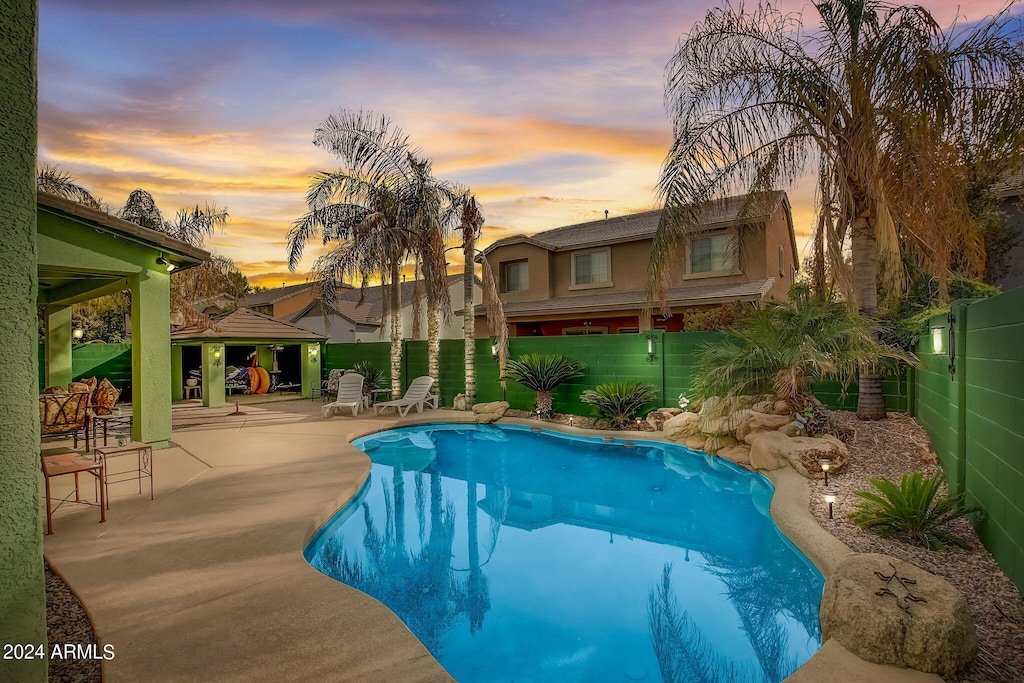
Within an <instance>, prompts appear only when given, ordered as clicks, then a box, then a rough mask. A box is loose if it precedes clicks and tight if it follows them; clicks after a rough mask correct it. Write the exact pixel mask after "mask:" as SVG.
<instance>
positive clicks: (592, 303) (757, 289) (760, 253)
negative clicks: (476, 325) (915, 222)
mask: <svg viewBox="0 0 1024 683" xmlns="http://www.w3.org/2000/svg"><path fill="white" fill-rule="evenodd" d="M746 200H747V197H746V196H739V197H730V198H728V199H724V200H718V201H714V202H708V203H706V204H704V205H701V207H700V213H701V216H702V218H701V226H702V229H701V231H700V232H699V234H698V235H697V236H695V237H693V238H691V239H690V240H689V241H688V242H687V244H685V245H684V247H683V249H682V250H681V252H682V253H681V254H680V256H679V259H678V262H677V263H675V264H673V267H672V268H671V269H670V273H671V275H670V281H669V289H668V305H669V308H670V311H671V315H669V316H662V315H653V316H651V315H647V316H645V315H644V314H643V308H644V305H645V303H646V300H647V295H646V284H647V264H648V258H649V256H650V252H651V244H652V240H653V237H654V234H655V232H656V230H657V227H658V221H659V220H660V218H661V211H660V210H655V211H645V212H643V213H637V214H630V215H627V216H619V217H616V218H605V219H603V220H597V221H591V222H589V223H580V224H577V225H569V226H565V227H561V228H555V229H554V230H548V231H545V232H541V233H537V234H535V235H531V236H526V235H517V236H513V237H506V238H504V239H501V240H498V241H497V242H495V243H493V244H491V245H490V246H489V247H487V248H486V249H485V250H484V255H485V257H486V258H487V260H488V262H489V265H490V267H491V270H492V272H493V273H494V274H495V277H496V278H497V279H498V283H499V288H500V291H501V300H502V302H503V304H504V307H505V314H506V316H507V317H508V320H509V331H510V334H512V335H513V336H549V335H562V334H622V333H636V332H641V331H644V330H649V329H664V330H668V331H680V330H681V329H682V326H683V321H682V315H680V314H681V313H683V312H685V311H692V310H698V309H701V308H707V307H711V306H719V305H722V304H725V303H729V302H750V303H753V304H756V303H759V302H761V301H764V300H766V299H772V298H774V299H785V298H786V295H787V292H788V291H789V287H790V285H792V283H793V278H794V276H795V273H796V269H797V264H798V256H797V248H796V237H795V235H794V232H793V218H792V214H791V211H790V205H789V199H788V197H787V196H786V193H785V192H771V193H767V194H766V195H765V196H764V197H762V198H760V199H758V200H751V201H749V202H747V201H746Z"/></svg>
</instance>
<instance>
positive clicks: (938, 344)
mask: <svg viewBox="0 0 1024 683" xmlns="http://www.w3.org/2000/svg"><path fill="white" fill-rule="evenodd" d="M932 352H933V353H942V328H941V327H933V328H932Z"/></svg>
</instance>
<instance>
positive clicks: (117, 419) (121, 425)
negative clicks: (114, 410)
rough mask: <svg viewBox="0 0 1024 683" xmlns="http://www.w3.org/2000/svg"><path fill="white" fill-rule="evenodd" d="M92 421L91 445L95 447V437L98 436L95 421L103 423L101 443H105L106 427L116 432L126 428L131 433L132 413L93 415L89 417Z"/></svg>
mask: <svg viewBox="0 0 1024 683" xmlns="http://www.w3.org/2000/svg"><path fill="white" fill-rule="evenodd" d="M89 420H90V421H91V422H92V425H91V428H92V447H93V448H96V438H97V437H98V436H99V434H97V432H98V431H99V430H98V429H97V428H96V427H97V424H96V423H97V422H99V423H100V424H101V425H103V445H104V446H106V445H107V430H108V428H111V429H116V430H117V431H118V432H120V431H122V430H125V429H127V431H128V433H129V434H131V433H132V415H131V414H130V413H129V414H128V415H113V414H111V415H93V416H91V417H90V418H89Z"/></svg>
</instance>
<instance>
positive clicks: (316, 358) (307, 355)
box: [299, 342, 321, 398]
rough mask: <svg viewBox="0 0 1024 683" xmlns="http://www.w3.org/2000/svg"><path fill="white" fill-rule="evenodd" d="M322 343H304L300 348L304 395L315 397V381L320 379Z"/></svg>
mask: <svg viewBox="0 0 1024 683" xmlns="http://www.w3.org/2000/svg"><path fill="white" fill-rule="evenodd" d="M320 356H321V353H320V344H319V343H318V342H313V343H303V344H302V348H301V349H300V350H299V357H300V359H301V363H302V395H303V396H304V397H305V398H313V383H314V382H319V381H320V377H321V375H320Z"/></svg>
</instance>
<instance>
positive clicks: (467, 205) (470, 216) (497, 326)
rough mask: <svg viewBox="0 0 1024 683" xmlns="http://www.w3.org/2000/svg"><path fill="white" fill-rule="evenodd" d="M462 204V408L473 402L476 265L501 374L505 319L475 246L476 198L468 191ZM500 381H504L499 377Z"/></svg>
mask: <svg viewBox="0 0 1024 683" xmlns="http://www.w3.org/2000/svg"><path fill="white" fill-rule="evenodd" d="M460 205H461V207H462V226H461V230H462V255H463V265H462V298H463V302H464V306H463V309H462V316H463V317H462V334H463V341H464V343H465V346H464V348H465V377H466V388H465V392H464V396H465V397H466V407H467V408H471V407H472V406H473V404H474V403H476V301H475V299H474V296H473V289H474V286H475V285H476V264H477V263H480V265H481V270H480V272H481V275H482V277H481V282H482V285H483V287H482V289H483V303H484V310H485V311H486V314H487V325H488V327H490V328H491V331H492V332H493V333H494V336H495V347H496V350H497V352H498V371H499V374H502V375H503V374H504V372H505V364H506V363H507V361H508V321H507V320H506V318H505V309H504V307H503V306H502V304H501V299H500V298H499V297H498V286H497V282H496V281H495V279H494V273H492V272H491V267H490V263H489V262H488V261H487V259H486V258H484V257H483V254H482V253H481V252H480V251H479V250H478V249H477V248H476V243H477V240H478V239H479V238H480V235H481V232H482V230H483V225H484V215H483V212H482V211H481V210H480V206H479V205H478V204H477V201H476V197H474V196H472V195H471V194H469V193H468V192H467V193H466V194H465V195H463V197H462V201H461V202H460ZM502 381H504V380H502Z"/></svg>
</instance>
